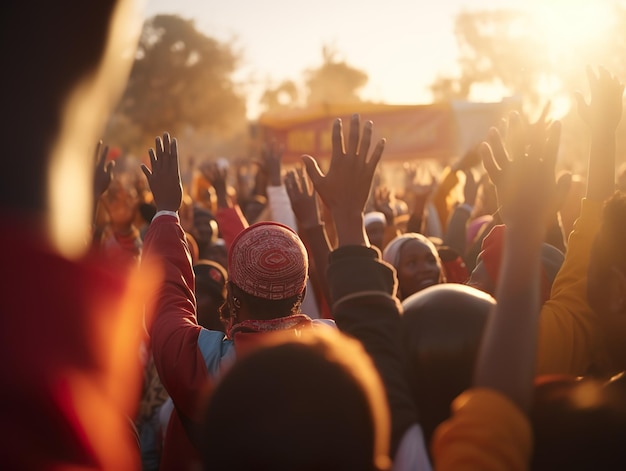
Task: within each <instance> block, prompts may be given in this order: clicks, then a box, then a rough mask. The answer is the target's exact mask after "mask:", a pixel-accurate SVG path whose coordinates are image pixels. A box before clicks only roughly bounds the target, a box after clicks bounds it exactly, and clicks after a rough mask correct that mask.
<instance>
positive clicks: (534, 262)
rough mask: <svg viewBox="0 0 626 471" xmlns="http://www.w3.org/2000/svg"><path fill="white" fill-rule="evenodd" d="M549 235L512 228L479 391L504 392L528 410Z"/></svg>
mask: <svg viewBox="0 0 626 471" xmlns="http://www.w3.org/2000/svg"><path fill="white" fill-rule="evenodd" d="M542 243H543V232H542V231H541V230H540V229H537V228H534V227H521V226H518V227H508V228H507V233H506V239H505V249H504V256H503V261H502V271H501V274H500V279H499V281H498V290H497V293H496V298H497V299H498V304H497V306H496V307H495V309H494V312H493V313H492V317H491V319H490V321H489V323H488V325H487V329H486V332H485V335H484V337H483V344H482V346H481V350H480V353H479V357H478V361H477V367H476V374H475V380H474V385H475V386H476V387H483V388H490V389H494V390H496V391H499V392H501V393H502V394H504V395H505V396H507V397H509V398H510V399H511V400H512V401H513V402H514V403H516V404H517V405H518V406H519V407H520V408H521V409H522V410H528V408H529V407H530V401H531V397H532V385H533V378H534V373H535V358H536V350H537V346H536V345H537V329H538V322H539V321H538V318H539V279H540V264H541V262H540V256H541V244H542Z"/></svg>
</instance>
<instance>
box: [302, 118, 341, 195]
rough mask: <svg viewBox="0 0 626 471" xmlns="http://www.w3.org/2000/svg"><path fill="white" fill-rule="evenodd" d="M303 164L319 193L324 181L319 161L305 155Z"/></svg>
mask: <svg viewBox="0 0 626 471" xmlns="http://www.w3.org/2000/svg"><path fill="white" fill-rule="evenodd" d="M340 122H341V121H340ZM334 130H335V129H334V128H333V134H334ZM333 138H334V136H333ZM302 162H303V163H304V166H305V167H306V173H307V174H308V175H309V178H310V179H311V182H312V183H313V187H314V188H315V189H316V190H318V192H319V185H320V183H321V182H322V180H323V179H324V174H323V173H322V171H321V170H320V167H319V165H318V164H317V161H316V160H315V159H314V158H313V157H311V156H310V155H303V156H302Z"/></svg>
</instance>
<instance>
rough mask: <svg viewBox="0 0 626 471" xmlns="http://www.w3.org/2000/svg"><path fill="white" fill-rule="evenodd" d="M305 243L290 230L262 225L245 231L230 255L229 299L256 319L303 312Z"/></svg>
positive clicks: (235, 241) (271, 223)
mask: <svg viewBox="0 0 626 471" xmlns="http://www.w3.org/2000/svg"><path fill="white" fill-rule="evenodd" d="M308 270H309V261H308V256H307V253H306V248H305V247H304V244H303V243H302V241H301V240H300V238H299V237H298V235H297V234H296V233H295V232H294V231H293V230H292V229H290V228H289V227H287V226H284V225H282V224H278V223H275V222H259V223H257V224H254V225H252V226H250V227H248V228H247V229H244V230H243V231H242V232H240V233H239V235H238V236H237V237H236V238H235V240H234V241H233V243H232V244H231V246H230V249H229V252H228V276H229V296H231V298H232V296H234V297H236V298H237V299H238V300H239V301H240V302H241V304H242V305H245V307H246V311H247V313H248V314H249V315H250V317H252V318H254V319H273V318H277V317H285V316H288V315H290V314H293V313H294V312H296V311H298V310H299V305H300V302H301V301H302V297H303V296H304V290H305V286H306V281H307V277H308Z"/></svg>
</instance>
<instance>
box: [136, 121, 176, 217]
mask: <svg viewBox="0 0 626 471" xmlns="http://www.w3.org/2000/svg"><path fill="white" fill-rule="evenodd" d="M148 153H149V155H150V167H151V170H150V169H148V167H146V166H145V165H142V166H141V170H142V171H143V173H144V175H145V176H146V178H147V179H148V184H149V185H150V190H151V191H152V195H153V196H154V203H155V204H156V208H157V211H178V208H180V205H181V203H182V200H183V185H182V182H181V181H180V167H179V164H178V143H177V142H176V139H172V140H170V135H169V134H168V133H164V134H163V139H161V138H160V137H157V138H156V140H155V149H150V150H149V151H148Z"/></svg>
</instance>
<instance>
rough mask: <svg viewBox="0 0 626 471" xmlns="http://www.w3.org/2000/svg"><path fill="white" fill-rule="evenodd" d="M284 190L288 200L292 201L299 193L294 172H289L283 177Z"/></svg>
mask: <svg viewBox="0 0 626 471" xmlns="http://www.w3.org/2000/svg"><path fill="white" fill-rule="evenodd" d="M285 189H286V190H287V195H289V199H290V200H293V199H294V198H295V197H296V196H297V195H298V194H299V193H300V190H299V188H298V183H297V182H296V172H295V171H294V170H289V171H288V172H287V175H285Z"/></svg>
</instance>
